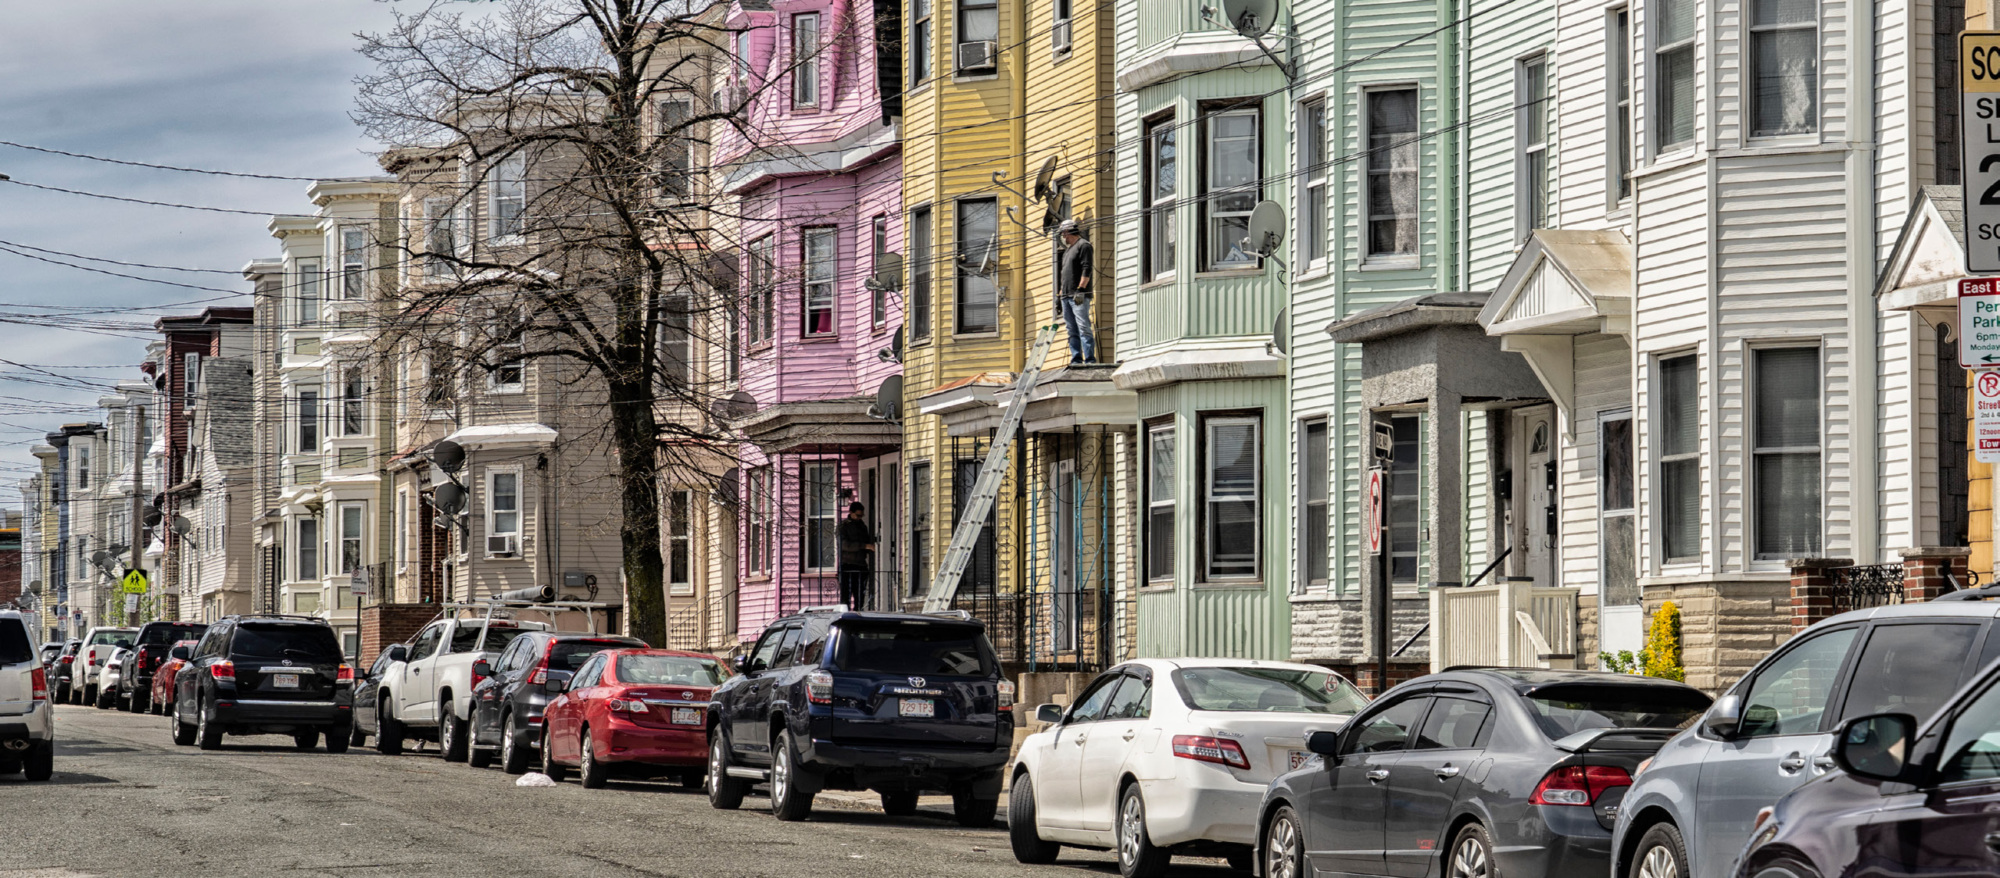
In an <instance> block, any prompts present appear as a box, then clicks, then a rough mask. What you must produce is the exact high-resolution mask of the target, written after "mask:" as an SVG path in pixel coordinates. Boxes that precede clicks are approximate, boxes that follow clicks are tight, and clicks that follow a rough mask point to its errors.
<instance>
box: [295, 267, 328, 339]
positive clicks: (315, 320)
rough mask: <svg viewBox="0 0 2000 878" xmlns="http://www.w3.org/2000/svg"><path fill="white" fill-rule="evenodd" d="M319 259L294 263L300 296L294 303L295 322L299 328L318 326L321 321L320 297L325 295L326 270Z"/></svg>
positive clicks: (296, 287)
mask: <svg viewBox="0 0 2000 878" xmlns="http://www.w3.org/2000/svg"><path fill="white" fill-rule="evenodd" d="M320 264H321V263H320V260H318V259H300V260H298V261H296V262H294V263H293V265H294V266H295V267H296V271H297V285H296V286H295V287H294V288H295V289H297V290H298V296H297V298H296V300H295V302H294V307H295V308H296V310H295V311H294V312H293V315H292V317H293V322H295V323H296V324H297V325H299V326H318V325H319V321H320V297H321V296H323V295H325V294H324V293H323V292H321V290H322V289H323V288H324V287H325V279H326V278H325V274H324V271H325V270H324V269H322V268H320Z"/></svg>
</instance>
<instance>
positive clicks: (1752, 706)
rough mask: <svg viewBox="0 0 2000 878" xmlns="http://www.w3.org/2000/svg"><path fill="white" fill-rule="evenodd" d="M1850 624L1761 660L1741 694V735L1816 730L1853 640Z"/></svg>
mask: <svg viewBox="0 0 2000 878" xmlns="http://www.w3.org/2000/svg"><path fill="white" fill-rule="evenodd" d="M1854 633H1855V629H1853V628H1842V629H1839V630H1837V631H1826V632H1822V633H1820V634H1818V635H1815V636H1814V637H1813V638H1811V639H1810V640H1807V641H1805V642H1803V643H1799V644H1797V645H1796V646H1794V647H1792V648H1791V649H1788V650H1786V651H1785V653H1784V654H1783V655H1780V656H1778V657H1777V658H1776V659H1773V660H1772V661H1771V663H1770V664H1768V665H1766V666H1764V671H1763V672H1762V673H1760V674H1758V675H1757V679H1755V680H1752V681H1750V687H1749V688H1748V689H1747V690H1746V691H1745V693H1744V695H1743V724H1742V726H1741V727H1740V728H1739V734H1740V736H1741V737H1745V738H1761V737H1767V736H1771V735H1809V734H1813V733H1815V732H1818V731H1819V728H1820V721H1821V720H1822V719H1823V717H1822V716H1821V714H1823V713H1825V711H1826V703H1827V700H1828V698H1829V697H1830V696H1832V694H1833V683H1834V680H1835V679H1836V678H1838V677H1839V676H1840V667H1841V660H1842V659H1844V658H1846V656H1847V648H1848V646H1850V645H1852V644H1853V643H1854Z"/></svg>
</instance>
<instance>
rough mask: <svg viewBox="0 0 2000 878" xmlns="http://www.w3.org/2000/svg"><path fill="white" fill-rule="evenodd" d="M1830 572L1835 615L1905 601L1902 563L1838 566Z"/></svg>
mask: <svg viewBox="0 0 2000 878" xmlns="http://www.w3.org/2000/svg"><path fill="white" fill-rule="evenodd" d="M1829 572H1830V573H1832V578H1833V583H1832V587H1831V591H1832V593H1833V612H1834V613H1836V614H1837V613H1845V612H1847V611H1849V610H1861V609H1867V608H1868V607H1886V606H1890V605H1893V604H1900V603H1902V602H1903V565H1901V564H1866V565H1860V566H1855V567H1835V568H1834V569H1833V570H1831V571H1829Z"/></svg>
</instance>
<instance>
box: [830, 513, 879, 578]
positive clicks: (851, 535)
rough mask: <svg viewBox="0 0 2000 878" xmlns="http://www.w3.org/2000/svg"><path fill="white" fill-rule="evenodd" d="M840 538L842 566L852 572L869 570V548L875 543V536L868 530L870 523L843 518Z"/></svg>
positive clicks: (839, 533)
mask: <svg viewBox="0 0 2000 878" xmlns="http://www.w3.org/2000/svg"><path fill="white" fill-rule="evenodd" d="M838 536H839V538H840V566H841V567H844V568H847V569H851V570H866V569H868V556H869V554H870V553H869V551H868V546H869V545H870V544H872V543H874V542H875V534H874V533H873V532H871V531H870V530H868V522H865V521H858V520H856V519H853V518H843V519H841V520H840V530H839V531H838Z"/></svg>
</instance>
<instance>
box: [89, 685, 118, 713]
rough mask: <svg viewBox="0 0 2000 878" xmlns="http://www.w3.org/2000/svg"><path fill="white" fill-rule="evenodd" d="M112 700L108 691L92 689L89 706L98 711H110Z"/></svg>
mask: <svg viewBox="0 0 2000 878" xmlns="http://www.w3.org/2000/svg"><path fill="white" fill-rule="evenodd" d="M112 698H113V695H112V693H111V691H110V690H108V689H100V688H93V689H92V690H91V693H90V704H91V706H92V707H95V708H97V709H98V710H110V709H111V702H112Z"/></svg>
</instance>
